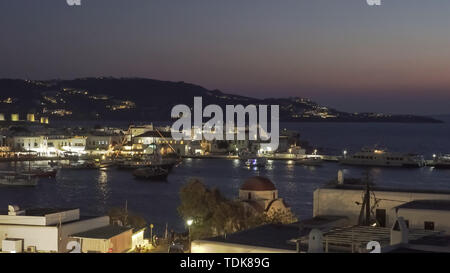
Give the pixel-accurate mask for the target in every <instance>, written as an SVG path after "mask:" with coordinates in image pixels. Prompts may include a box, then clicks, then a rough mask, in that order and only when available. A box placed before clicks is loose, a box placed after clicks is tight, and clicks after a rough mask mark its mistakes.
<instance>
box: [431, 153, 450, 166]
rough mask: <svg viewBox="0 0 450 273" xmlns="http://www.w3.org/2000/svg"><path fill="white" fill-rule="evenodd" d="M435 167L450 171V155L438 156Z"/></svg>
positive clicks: (434, 163)
mask: <svg viewBox="0 0 450 273" xmlns="http://www.w3.org/2000/svg"><path fill="white" fill-rule="evenodd" d="M433 166H434V168H436V169H450V154H446V155H440V156H437V157H436V158H435V159H434V162H433Z"/></svg>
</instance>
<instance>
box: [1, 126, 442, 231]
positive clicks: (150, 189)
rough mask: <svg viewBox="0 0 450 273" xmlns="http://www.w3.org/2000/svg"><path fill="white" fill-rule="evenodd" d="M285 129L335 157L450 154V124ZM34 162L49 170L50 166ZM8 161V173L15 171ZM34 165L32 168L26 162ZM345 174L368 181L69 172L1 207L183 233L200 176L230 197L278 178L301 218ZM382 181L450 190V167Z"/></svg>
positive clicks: (304, 172) (232, 165)
mask: <svg viewBox="0 0 450 273" xmlns="http://www.w3.org/2000/svg"><path fill="white" fill-rule="evenodd" d="M282 127H287V128H289V129H296V130H299V131H300V133H301V135H302V139H305V140H308V141H309V142H310V144H311V145H312V146H315V147H318V148H321V149H323V150H325V151H327V152H328V153H332V154H340V153H342V151H343V150H344V149H347V150H349V151H356V150H358V149H359V148H361V147H363V146H373V145H378V146H383V147H387V148H389V150H393V151H400V152H415V153H420V154H423V155H425V156H426V157H431V155H432V154H433V153H440V152H443V153H450V123H443V124H389V123H379V124H374V123H372V124H366V123H301V124H300V123H290V124H282ZM33 164H36V165H41V166H46V164H47V162H35V163H33ZM12 166H13V164H12V163H0V169H9V168H12ZM18 167H19V168H20V167H22V168H26V167H27V163H25V162H24V163H18ZM339 169H343V170H344V173H345V175H346V176H347V177H360V176H361V175H362V173H363V172H364V170H365V169H364V168H360V167H348V166H341V165H339V164H337V163H326V164H324V165H323V166H322V167H305V166H296V165H291V164H288V162H285V161H272V162H269V165H268V166H267V168H265V169H263V170H257V169H248V168H246V167H244V166H243V164H242V163H241V162H240V161H239V160H222V159H212V160H200V159H185V160H184V162H183V163H182V164H181V165H180V166H178V167H177V168H175V169H174V170H173V172H172V173H171V174H170V175H169V178H168V182H165V183H158V182H145V181H141V180H136V179H134V178H133V176H132V175H131V173H130V172H128V171H120V170H116V169H114V168H113V169H109V170H61V171H60V172H59V173H58V175H57V178H56V179H53V180H52V179H42V180H41V181H39V184H38V186H37V187H35V188H4V187H2V188H0V210H6V209H7V205H8V204H17V205H19V206H20V207H23V208H27V207H76V208H80V209H81V212H82V214H85V215H99V214H104V213H106V212H107V211H108V210H109V209H110V208H112V207H124V206H125V203H126V202H127V203H128V209H129V210H130V211H133V212H134V213H137V214H139V215H141V216H143V217H144V218H145V219H146V220H147V221H148V222H149V223H153V224H155V226H156V230H157V231H159V232H161V231H162V230H163V229H164V227H165V225H166V223H168V225H169V228H174V229H176V230H180V231H181V230H183V229H184V223H183V221H182V220H181V219H180V217H179V216H178V213H177V206H178V205H179V202H180V201H179V195H178V192H179V189H180V187H181V186H182V185H183V184H184V183H185V182H186V181H187V180H188V179H190V178H199V179H201V180H202V181H203V182H204V183H206V184H207V185H208V186H210V187H216V188H218V189H220V191H221V192H222V193H223V194H224V195H226V196H227V197H229V198H236V197H237V195H238V191H239V186H240V185H241V184H242V183H243V181H244V180H245V179H246V178H248V177H251V176H254V175H263V176H267V177H268V178H270V179H271V180H272V181H273V182H274V184H275V185H276V186H277V188H278V190H279V196H280V197H282V198H284V199H285V201H286V202H287V203H288V204H289V205H290V206H291V207H292V210H293V211H294V212H295V213H296V214H297V216H298V217H299V218H301V219H304V218H306V217H310V216H311V215H312V193H313V191H314V190H315V189H316V188H317V187H319V186H321V185H323V184H324V183H327V182H328V181H329V180H331V179H333V178H335V177H336V174H337V171H338V170H339ZM371 171H372V174H373V176H374V179H375V182H376V183H377V184H379V185H382V186H393V187H404V188H432V189H443V190H444V189H445V190H450V170H434V169H432V168H428V167H426V168H421V169H397V168H395V169H390V168H372V169H371Z"/></svg>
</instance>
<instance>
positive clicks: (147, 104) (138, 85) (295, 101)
mask: <svg viewBox="0 0 450 273" xmlns="http://www.w3.org/2000/svg"><path fill="white" fill-rule="evenodd" d="M194 96H201V97H202V98H203V104H204V105H207V104H218V105H220V106H225V105H227V104H232V105H237V104H242V105H244V106H245V105H248V104H257V105H259V104H266V105H273V104H277V105H280V120H281V121H285V122H286V121H328V122H333V121H336V122H440V121H439V120H436V119H434V118H431V117H421V116H414V115H384V114H377V113H359V114H353V113H346V112H342V111H338V110H336V109H332V108H328V107H324V106H321V105H319V104H317V103H315V102H313V101H311V100H309V99H306V98H298V97H294V98H267V99H257V98H251V97H246V96H239V95H233V94H226V93H223V92H221V91H219V90H208V89H205V88H203V87H201V86H199V85H195V84H190V83H185V82H170V81H160V80H153V79H143V78H82V79H74V80H49V81H28V80H20V79H16V80H13V79H0V113H3V114H7V115H8V114H10V113H20V114H21V117H22V118H24V115H26V114H27V113H36V114H37V116H49V117H51V119H74V120H93V119H96V120H129V121H135V120H136V121H137V120H154V121H167V120H170V112H171V109H172V107H173V106H174V105H177V104H186V105H189V106H192V105H193V101H194Z"/></svg>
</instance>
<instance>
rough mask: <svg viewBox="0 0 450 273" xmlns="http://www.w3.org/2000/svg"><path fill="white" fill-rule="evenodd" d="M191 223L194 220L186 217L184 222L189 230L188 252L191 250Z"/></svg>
mask: <svg viewBox="0 0 450 273" xmlns="http://www.w3.org/2000/svg"><path fill="white" fill-rule="evenodd" d="M192 223H194V220H192V219H188V220H187V221H186V224H187V225H188V230H189V235H188V236H189V252H191V226H192Z"/></svg>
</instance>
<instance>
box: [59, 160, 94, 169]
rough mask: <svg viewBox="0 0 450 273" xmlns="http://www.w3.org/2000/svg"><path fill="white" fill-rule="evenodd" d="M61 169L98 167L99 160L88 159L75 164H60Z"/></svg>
mask: <svg viewBox="0 0 450 273" xmlns="http://www.w3.org/2000/svg"><path fill="white" fill-rule="evenodd" d="M61 168H62V169H72V170H81V169H100V168H101V165H100V163H99V162H95V161H93V160H89V161H86V162H83V163H76V164H72V163H69V164H62V165H61Z"/></svg>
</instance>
